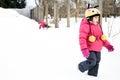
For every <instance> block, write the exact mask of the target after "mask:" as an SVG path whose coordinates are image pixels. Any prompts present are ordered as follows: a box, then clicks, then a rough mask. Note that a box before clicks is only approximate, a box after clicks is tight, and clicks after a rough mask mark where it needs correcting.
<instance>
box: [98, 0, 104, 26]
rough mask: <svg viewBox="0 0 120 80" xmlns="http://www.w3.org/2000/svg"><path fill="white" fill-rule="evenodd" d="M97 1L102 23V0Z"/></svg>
mask: <svg viewBox="0 0 120 80" xmlns="http://www.w3.org/2000/svg"><path fill="white" fill-rule="evenodd" d="M98 2H99V10H100V12H101V16H100V24H101V25H102V12H103V10H102V3H103V0H99V1H98Z"/></svg>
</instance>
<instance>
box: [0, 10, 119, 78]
mask: <svg viewBox="0 0 120 80" xmlns="http://www.w3.org/2000/svg"><path fill="white" fill-rule="evenodd" d="M80 20H81V19H78V23H75V21H74V18H71V27H70V28H66V19H62V21H60V23H59V24H60V28H57V29H55V28H49V29H48V30H39V29H38V27H39V25H38V23H37V22H35V21H34V20H30V19H28V18H26V17H24V16H22V15H19V14H18V13H17V12H15V11H12V10H4V9H2V8H0V24H1V25H0V80H120V76H119V73H120V62H119V60H120V54H119V52H120V49H119V48H120V41H119V39H120V35H117V36H116V37H114V38H112V37H110V38H109V39H108V40H109V41H110V42H111V44H113V45H114V47H115V51H114V52H111V53H108V52H107V50H106V49H105V48H103V50H102V60H101V63H100V69H99V75H98V77H90V76H87V73H86V72H85V73H81V72H80V71H79V70H78V68H77V65H78V63H79V62H81V61H83V60H85V58H84V57H83V56H82V54H81V52H80V49H79V42H78V35H79V24H80ZM110 20H113V19H112V18H111V19H108V21H109V22H110ZM119 21H120V18H119V17H118V18H116V19H115V21H114V22H113V23H114V25H113V26H114V29H115V30H113V31H112V35H114V34H115V32H118V31H119V30H120V27H119V24H120V22H119ZM107 24H108V22H104V20H103V29H104V32H105V33H107Z"/></svg>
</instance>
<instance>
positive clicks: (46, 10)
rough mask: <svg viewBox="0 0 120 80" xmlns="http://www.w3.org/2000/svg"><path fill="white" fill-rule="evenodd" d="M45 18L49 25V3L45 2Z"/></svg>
mask: <svg viewBox="0 0 120 80" xmlns="http://www.w3.org/2000/svg"><path fill="white" fill-rule="evenodd" d="M45 17H46V22H47V23H48V2H47V1H45Z"/></svg>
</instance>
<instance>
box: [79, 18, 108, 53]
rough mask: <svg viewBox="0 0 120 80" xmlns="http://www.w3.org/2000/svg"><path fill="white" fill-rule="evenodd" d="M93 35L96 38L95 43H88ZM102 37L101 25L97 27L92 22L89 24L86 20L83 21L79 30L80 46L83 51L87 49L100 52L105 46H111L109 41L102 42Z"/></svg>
mask: <svg viewBox="0 0 120 80" xmlns="http://www.w3.org/2000/svg"><path fill="white" fill-rule="evenodd" d="M89 25H90V26H89ZM90 27H91V30H90ZM91 33H92V35H93V36H95V37H96V40H95V42H90V41H88V37H89V36H91ZM101 35H102V30H101V28H100V25H99V24H96V25H95V24H94V23H92V22H90V23H89V22H88V21H87V19H86V18H84V19H82V21H81V24H80V30H79V44H80V48H81V50H82V49H85V48H87V49H88V50H89V51H98V52H100V51H101V49H102V47H103V46H108V45H110V43H109V42H108V41H107V40H105V41H103V40H101Z"/></svg>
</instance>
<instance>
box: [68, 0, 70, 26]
mask: <svg viewBox="0 0 120 80" xmlns="http://www.w3.org/2000/svg"><path fill="white" fill-rule="evenodd" d="M67 27H70V0H67Z"/></svg>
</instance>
